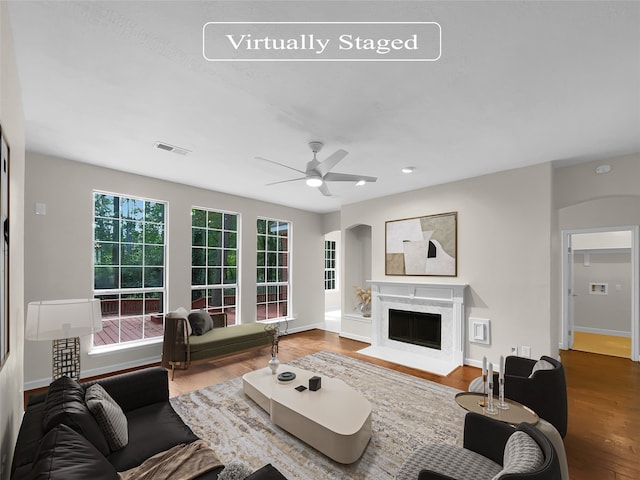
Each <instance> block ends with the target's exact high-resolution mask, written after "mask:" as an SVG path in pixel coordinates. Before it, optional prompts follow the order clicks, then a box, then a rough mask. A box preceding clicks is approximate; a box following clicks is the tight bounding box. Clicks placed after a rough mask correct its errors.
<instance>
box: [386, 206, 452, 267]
mask: <svg viewBox="0 0 640 480" xmlns="http://www.w3.org/2000/svg"><path fill="white" fill-rule="evenodd" d="M457 249H458V212H450V213H441V214H438V215H427V216H424V217H413V218H404V219H402V220H391V221H387V222H386V223H385V274H386V275H431V276H439V277H455V276H457V275H458V261H457Z"/></svg>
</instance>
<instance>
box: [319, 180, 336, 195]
mask: <svg viewBox="0 0 640 480" xmlns="http://www.w3.org/2000/svg"><path fill="white" fill-rule="evenodd" d="M318 190H320V193H322V195H324V196H325V197H332V196H333V194H332V193H331V191H330V190H329V187H327V184H326V183H324V182H322V185H320V186H319V187H318Z"/></svg>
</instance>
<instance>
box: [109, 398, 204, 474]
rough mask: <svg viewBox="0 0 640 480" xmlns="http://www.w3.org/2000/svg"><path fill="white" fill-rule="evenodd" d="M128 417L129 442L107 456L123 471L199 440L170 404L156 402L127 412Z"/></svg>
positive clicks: (118, 469) (117, 468)
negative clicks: (182, 444) (161, 453)
mask: <svg viewBox="0 0 640 480" xmlns="http://www.w3.org/2000/svg"><path fill="white" fill-rule="evenodd" d="M125 415H126V416H127V423H128V425H129V443H128V444H127V446H126V447H124V448H122V449H120V450H117V451H115V452H111V453H110V454H109V456H108V457H107V458H108V460H109V462H111V464H112V465H113V466H114V467H115V469H116V470H117V471H119V472H123V471H125V470H129V469H131V468H133V467H137V466H138V465H140V464H141V463H142V462H144V461H145V460H146V459H147V458H149V457H151V456H153V455H155V454H156V453H160V452H163V451H165V450H169V449H170V448H171V447H174V446H176V445H178V444H179V443H191V442H193V441H195V440H197V439H198V437H196V436H195V435H194V433H193V432H192V431H191V429H190V428H189V427H188V426H187V425H185V423H184V422H183V421H182V419H181V418H180V416H179V415H178V414H177V413H176V411H175V410H174V409H173V407H172V406H171V404H170V403H169V402H157V403H152V404H151V405H147V406H145V407H141V408H137V409H135V410H130V411H128V412H125Z"/></svg>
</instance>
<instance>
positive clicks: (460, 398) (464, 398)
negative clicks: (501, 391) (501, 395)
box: [456, 392, 540, 425]
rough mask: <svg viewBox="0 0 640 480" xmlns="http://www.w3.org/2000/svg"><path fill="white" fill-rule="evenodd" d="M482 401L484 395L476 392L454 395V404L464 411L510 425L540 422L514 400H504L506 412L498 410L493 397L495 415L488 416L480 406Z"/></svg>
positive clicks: (496, 401) (529, 410)
mask: <svg viewBox="0 0 640 480" xmlns="http://www.w3.org/2000/svg"><path fill="white" fill-rule="evenodd" d="M483 399H484V395H483V394H482V393H477V392H461V393H458V394H457V395H456V403H457V404H458V405H460V406H461V407H462V408H464V409H465V410H467V411H469V412H475V413H480V414H482V415H485V416H487V417H491V418H495V419H496V420H500V421H501V422H505V423H508V424H510V425H518V424H519V423H522V422H525V423H530V424H531V425H535V424H537V423H538V421H539V420H540V419H539V418H538V415H537V414H536V412H534V411H533V410H531V409H530V408H529V407H526V406H524V405H522V404H521V403H518V402H516V401H515V400H509V399H508V398H505V399H504V403H506V404H507V405H509V408H508V409H507V410H502V409H500V408H498V399H497V398H496V397H495V396H494V397H493V406H494V407H495V409H496V413H495V414H490V413H488V412H487V411H486V410H487V409H486V408H485V407H483V406H482V405H480V402H482V400H483Z"/></svg>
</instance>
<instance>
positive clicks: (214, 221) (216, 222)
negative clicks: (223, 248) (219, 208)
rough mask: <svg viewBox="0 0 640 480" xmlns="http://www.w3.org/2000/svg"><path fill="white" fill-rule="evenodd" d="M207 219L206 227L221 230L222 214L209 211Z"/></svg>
mask: <svg viewBox="0 0 640 480" xmlns="http://www.w3.org/2000/svg"><path fill="white" fill-rule="evenodd" d="M208 219H209V221H208V223H207V227H209V228H217V229H221V228H222V213H220V212H212V211H210V212H208Z"/></svg>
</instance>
